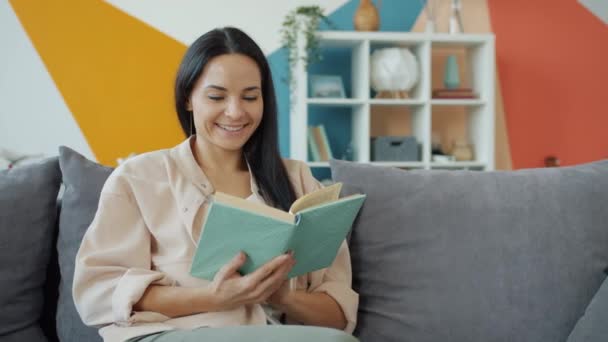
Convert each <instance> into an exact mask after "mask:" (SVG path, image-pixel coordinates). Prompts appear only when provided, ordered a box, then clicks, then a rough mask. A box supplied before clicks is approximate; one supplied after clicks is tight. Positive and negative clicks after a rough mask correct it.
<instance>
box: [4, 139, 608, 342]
mask: <svg viewBox="0 0 608 342" xmlns="http://www.w3.org/2000/svg"><path fill="white" fill-rule="evenodd" d="M59 154H60V155H59V157H58V158H51V159H48V160H46V161H44V162H42V163H38V164H36V165H29V166H24V167H21V168H18V169H14V170H11V171H3V172H1V173H0V289H1V291H0V341H2V342H5V341H6V342H12V341H46V340H49V341H58V340H59V341H99V340H100V338H99V336H98V335H97V331H96V329H93V328H89V327H86V326H84V325H83V324H82V322H81V321H80V319H79V318H78V316H77V314H76V311H75V308H74V304H73V302H72V299H71V295H70V294H71V291H70V289H71V282H72V275H73V270H74V256H75V254H76V251H77V249H78V246H79V244H80V240H81V238H82V235H83V234H84V232H85V230H86V228H87V226H88V224H89V223H90V221H91V220H92V218H93V215H94V213H95V210H96V208H97V201H98V196H99V192H100V190H101V187H102V185H103V183H104V181H105V179H106V178H107V176H108V175H109V174H110V173H111V171H112V170H111V169H109V168H106V167H103V166H101V165H98V164H96V163H94V162H91V161H89V160H87V159H86V158H84V157H82V156H81V155H79V154H78V153H76V152H75V151H72V150H70V149H69V148H65V147H62V148H60V153H59ZM331 168H332V176H333V178H334V180H336V181H341V182H343V183H344V184H345V186H344V190H343V195H348V194H350V193H355V192H364V193H366V194H367V196H368V198H367V201H366V203H365V205H364V206H363V209H362V211H361V213H360V215H359V217H358V218H357V220H356V222H355V224H354V226H353V231H352V233H351V235H350V237H349V245H350V249H351V255H352V265H353V287H354V288H355V289H356V290H357V291H358V292H359V293H360V308H359V317H358V320H359V323H358V326H357V329H356V331H355V335H356V336H357V337H358V338H359V339H360V340H361V341H364V342H367V341H416V342H421V341H422V342H423V341H429V342H435V341H437V342H439V341H456V342H460V341H463V342H464V341H568V342H579V341H608V280H606V272H607V269H608V210H606V206H607V204H608V161H602V162H596V163H591V164H587V165H580V166H576V167H566V168H559V169H538V170H522V171H515V172H485V173H480V172H469V171H401V170H396V169H388V168H382V167H373V166H367V165H360V164H356V163H350V162H342V161H332V163H331ZM62 183H63V185H64V193H63V195H62V196H61V200H60V201H58V199H57V198H58V196H57V194H58V192H59V189H60V185H61V184H62ZM58 203H61V205H59V204H58ZM59 207H61V208H59ZM311 329H313V330H306V329H305V330H297V331H296V330H294V336H293V338H292V337H289V338H287V339H285V340H289V341H291V340H303V339H315V338H314V337H313V336H316V335H315V333H317V332H318V330H314V328H311ZM237 335H238V334H236V335H235V334H232V335H231V336H233V337H231V338H232V340H231V341H240V340H243V336H242V335H241V336H237ZM296 335H297V336H296ZM234 336H236V337H234ZM249 337H250V339H249V340H255V339H253V337H252V336H249ZM340 337H341V336H340V335H338V334H336V341H338V340H340V339H339V338H340Z"/></svg>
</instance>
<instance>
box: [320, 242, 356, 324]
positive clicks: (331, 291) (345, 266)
mask: <svg viewBox="0 0 608 342" xmlns="http://www.w3.org/2000/svg"><path fill="white" fill-rule="evenodd" d="M312 278H313V281H312V283H311V286H310V288H309V291H311V292H325V293H327V294H328V295H329V296H330V297H332V298H333V299H334V300H335V301H336V302H337V303H338V305H339V306H340V308H341V309H342V312H343V313H344V317H345V318H346V321H347V324H346V327H345V328H344V331H345V332H347V333H352V332H353V331H354V330H355V326H356V325H357V310H358V308H359V295H358V294H357V292H355V291H354V290H353V289H352V270H351V263H350V253H349V251H348V245H347V244H346V241H344V242H343V243H342V246H340V249H339V250H338V254H337V255H336V259H335V260H334V262H333V263H332V264H331V266H330V267H328V268H326V269H324V270H320V271H317V272H314V273H313V277H312ZM315 278H317V279H315ZM319 278H320V279H319Z"/></svg>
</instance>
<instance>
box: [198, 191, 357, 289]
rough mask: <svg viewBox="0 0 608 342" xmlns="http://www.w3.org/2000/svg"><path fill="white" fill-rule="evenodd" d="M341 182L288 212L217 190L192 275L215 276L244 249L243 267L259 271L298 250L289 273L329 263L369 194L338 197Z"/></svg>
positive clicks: (211, 277) (209, 277) (244, 273)
mask: <svg viewBox="0 0 608 342" xmlns="http://www.w3.org/2000/svg"><path fill="white" fill-rule="evenodd" d="M340 188H341V183H337V184H334V185H332V186H330V187H327V188H323V189H320V190H318V191H317V194H315V192H313V193H311V194H308V195H306V196H304V197H305V198H302V199H299V200H298V201H296V202H294V205H292V210H290V212H284V211H282V210H279V209H275V208H272V207H269V206H266V205H264V204H262V203H255V202H251V201H246V200H244V199H241V198H237V197H232V196H229V195H225V194H221V193H220V194H216V196H215V199H214V200H213V201H212V202H211V204H210V206H209V208H208V212H207V218H206V220H205V223H204V226H203V230H202V234H201V236H200V238H199V243H198V246H197V249H196V252H195V255H194V259H193V260H192V266H191V268H190V274H191V275H193V276H195V277H198V278H203V279H207V280H212V279H213V277H214V276H215V274H216V273H217V271H218V270H219V269H220V268H221V267H222V266H223V265H225V264H226V263H228V262H229V261H230V260H231V259H232V258H233V257H234V256H235V255H236V254H237V253H238V252H239V251H243V252H244V253H245V254H246V255H247V261H246V262H245V264H244V265H243V266H242V267H241V269H240V270H239V272H240V273H241V274H242V275H246V274H249V273H251V272H253V271H255V270H256V269H257V268H259V267H260V266H262V265H263V264H265V263H267V262H268V261H270V260H271V259H272V258H274V257H276V256H279V255H281V254H283V253H285V252H286V251H288V250H293V251H294V256H295V259H296V264H295V266H294V267H293V268H292V270H291V272H290V273H289V278H292V277H296V276H299V275H302V274H306V273H309V272H312V271H316V270H319V269H322V268H326V267H329V266H330V265H331V263H332V262H333V260H334V259H335V257H336V254H337V252H338V249H339V248H340V245H341V244H342V242H343V241H344V239H345V238H346V236H347V234H348V232H349V231H350V229H351V227H352V224H353V222H354V220H355V217H356V216H357V213H358V212H359V210H360V208H361V206H362V205H363V202H364V201H365V197H366V196H365V195H361V194H359V195H352V196H348V197H344V198H340V199H338V198H337V197H338V194H339V192H340Z"/></svg>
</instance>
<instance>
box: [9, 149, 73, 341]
mask: <svg viewBox="0 0 608 342" xmlns="http://www.w3.org/2000/svg"><path fill="white" fill-rule="evenodd" d="M60 183H61V173H60V170H59V164H58V162H57V158H51V159H46V160H44V161H42V162H39V163H36V164H31V165H26V166H21V167H17V168H15V169H11V170H5V171H2V172H0V340H2V341H5V340H6V341H32V342H36V341H46V338H45V337H44V334H43V333H42V330H41V329H40V327H39V325H38V320H39V319H40V316H41V313H42V306H43V302H44V298H43V297H44V295H43V292H44V283H45V279H46V275H47V266H48V265H49V261H50V257H51V251H52V248H53V242H54V237H55V234H56V231H55V227H56V226H55V224H56V219H57V193H58V191H59V186H60Z"/></svg>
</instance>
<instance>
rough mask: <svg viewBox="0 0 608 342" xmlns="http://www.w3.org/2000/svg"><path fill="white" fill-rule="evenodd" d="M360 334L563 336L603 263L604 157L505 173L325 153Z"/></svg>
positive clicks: (606, 213)
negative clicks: (351, 214)
mask: <svg viewBox="0 0 608 342" xmlns="http://www.w3.org/2000/svg"><path fill="white" fill-rule="evenodd" d="M331 168H332V175H333V178H334V180H335V181H341V182H344V183H348V184H351V185H353V186H357V187H359V188H361V189H362V190H363V192H364V193H365V194H367V200H366V201H365V204H364V205H363V208H362V210H361V212H360V215H359V218H358V220H357V221H356V222H355V225H354V227H353V233H352V237H351V242H350V251H351V256H352V268H353V287H354V288H355V290H356V291H358V292H359V294H360V306H359V316H358V318H359V320H358V325H357V328H356V331H355V334H356V335H357V336H359V337H360V339H361V340H362V341H363V342H366V341H416V342H419V341H452V342H460V341H462V342H464V341H467V342H471V341H484V342H492V341H565V340H566V339H567V337H568V334H569V333H570V332H571V331H572V328H573V327H574V325H575V323H576V321H577V320H578V318H579V317H580V315H581V313H582V312H583V311H584V309H585V308H586V307H587V305H588V304H589V302H590V300H591V298H592V297H593V295H594V294H595V292H596V291H597V289H598V288H599V286H600V284H601V282H602V281H603V279H604V277H605V275H604V273H603V271H604V269H605V268H606V267H607V266H608V248H607V247H606V246H608V224H607V222H608V210H606V203H608V161H602V162H597V163H592V164H587V165H581V166H576V167H565V168H550V169H533V170H521V171H512V172H472V171H423V170H422V171H402V170H397V169H389V168H384V167H378V166H370V165H360V164H356V163H349V162H343V161H332V162H331Z"/></svg>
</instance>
